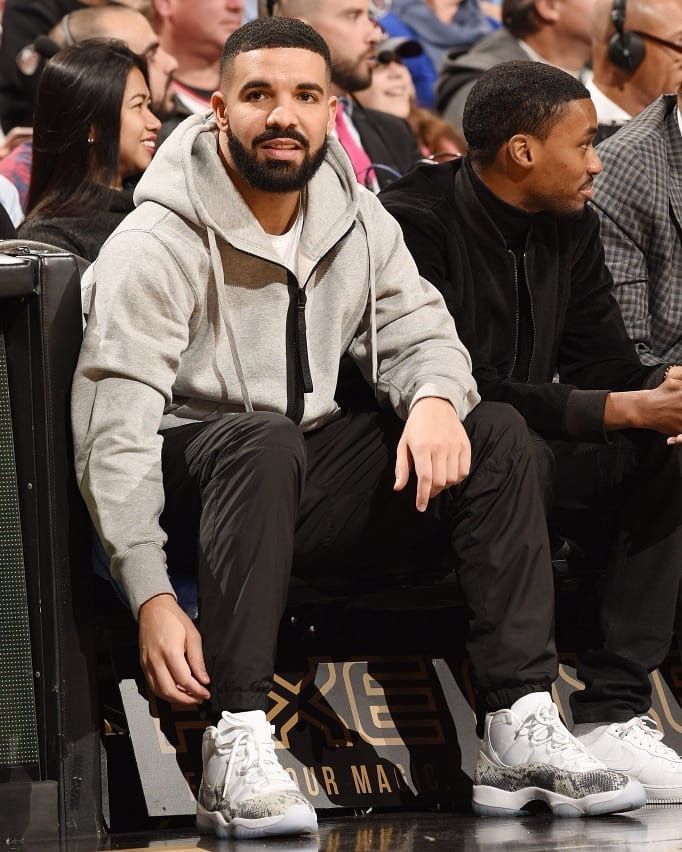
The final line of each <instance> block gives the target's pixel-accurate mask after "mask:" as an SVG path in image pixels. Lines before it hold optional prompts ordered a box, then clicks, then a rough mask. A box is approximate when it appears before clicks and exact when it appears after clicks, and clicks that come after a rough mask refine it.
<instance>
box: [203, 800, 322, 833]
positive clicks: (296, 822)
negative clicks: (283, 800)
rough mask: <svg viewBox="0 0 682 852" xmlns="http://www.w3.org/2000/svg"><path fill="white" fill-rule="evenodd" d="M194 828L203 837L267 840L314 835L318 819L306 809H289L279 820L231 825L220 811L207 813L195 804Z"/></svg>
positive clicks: (301, 806)
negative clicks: (210, 835)
mask: <svg viewBox="0 0 682 852" xmlns="http://www.w3.org/2000/svg"><path fill="white" fill-rule="evenodd" d="M197 828H198V829H199V831H200V832H201V833H202V834H215V835H216V836H217V837H221V838H223V839H229V838H231V837H232V838H238V839H241V840H244V839H246V838H249V837H252V838H258V837H270V836H278V835H280V836H281V835H285V834H314V833H315V832H316V831H317V817H316V816H315V814H314V813H311V811H310V808H308V807H306V806H305V805H292V806H291V807H290V808H287V811H286V813H285V814H282V815H281V816H271V817H262V818H261V819H240V818H239V817H237V818H236V819H233V820H231V821H228V820H226V819H225V817H224V816H223V815H222V814H221V813H220V812H219V811H207V810H206V809H205V808H204V807H202V806H201V805H200V804H198V803H197Z"/></svg>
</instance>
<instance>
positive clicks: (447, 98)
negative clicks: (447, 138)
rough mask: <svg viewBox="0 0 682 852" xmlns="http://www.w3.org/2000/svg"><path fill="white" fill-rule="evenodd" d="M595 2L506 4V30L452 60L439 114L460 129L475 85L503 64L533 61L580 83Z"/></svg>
mask: <svg viewBox="0 0 682 852" xmlns="http://www.w3.org/2000/svg"><path fill="white" fill-rule="evenodd" d="M594 3H595V0H561V2H557V0H503V3H502V22H503V26H502V28H501V29H499V30H497V32H494V33H492V35H489V36H486V37H485V38H484V39H482V40H481V41H480V42H478V44H477V45H476V46H475V47H473V48H472V49H471V50H470V51H468V52H467V53H465V54H460V53H459V52H457V53H456V54H454V55H452V56H450V57H448V58H447V59H446V60H445V63H444V65H443V67H442V70H441V74H440V76H439V78H438V84H437V91H436V108H437V109H438V111H439V112H440V113H442V114H443V117H444V118H446V119H447V120H448V121H449V122H450V123H451V124H454V125H455V127H457V128H458V129H461V127H462V114H463V112H464V104H465V102H466V99H467V96H468V95H469V92H470V91H471V89H472V88H473V85H474V83H475V82H476V80H478V78H479V77H480V76H481V75H482V74H483V73H484V72H485V71H488V70H489V69H490V68H492V67H493V66H495V65H498V64H499V63H500V62H509V61H512V60H515V59H532V60H536V61H538V62H546V63H548V64H550V65H556V66H557V67H558V68H562V69H563V70H564V71H568V72H569V73H571V74H573V75H574V76H578V77H582V76H583V74H584V72H585V70H586V67H587V65H588V64H589V62H590V58H591V54H592V30H591V13H592V8H593V6H594Z"/></svg>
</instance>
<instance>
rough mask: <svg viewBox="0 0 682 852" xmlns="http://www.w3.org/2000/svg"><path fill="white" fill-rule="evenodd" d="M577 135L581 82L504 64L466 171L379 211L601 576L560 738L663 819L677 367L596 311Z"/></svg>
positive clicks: (678, 484) (588, 146)
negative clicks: (519, 417) (657, 681)
mask: <svg viewBox="0 0 682 852" xmlns="http://www.w3.org/2000/svg"><path fill="white" fill-rule="evenodd" d="M595 132H596V113H595V110H594V106H593V104H592V101H591V99H590V97H589V92H588V91H587V89H585V88H584V86H583V85H582V84H581V83H579V82H578V81H577V80H575V79H574V78H573V77H571V76H570V75H569V74H566V73H565V72H563V71H560V70H559V69H556V68H553V67H552V66H549V65H545V64H541V63H534V62H509V63H504V64H502V65H499V66H497V67H496V68H494V69H492V70H491V71H489V72H487V73H486V74H485V75H484V76H483V77H482V78H481V79H480V80H479V81H478V82H477V83H476V85H475V87H474V88H473V89H472V91H471V94H470V96H469V99H468V101H467V104H466V108H465V111H464V133H465V136H466V140H467V143H468V146H469V148H468V151H469V154H468V157H467V158H466V159H464V160H461V161H458V162H453V163H447V164H444V165H442V166H423V167H421V168H419V169H417V170H416V171H415V172H414V173H413V174H412V175H410V176H408V177H406V178H404V179H403V180H401V181H399V182H397V183H395V184H394V185H393V186H392V187H391V189H390V190H389V191H388V192H387V193H385V194H384V196H383V200H384V203H385V205H386V206H387V208H388V209H389V210H390V212H391V213H393V215H394V216H395V217H396V218H397V219H398V221H399V222H400V223H401V226H402V228H403V232H404V234H405V238H406V242H407V245H408V247H409V248H410V251H411V252H412V254H413V256H414V257H415V259H416V261H417V265H418V266H419V269H420V272H421V274H422V275H423V276H424V277H425V278H428V279H429V280H430V281H431V282H432V283H434V284H435V285H436V286H437V287H438V288H439V289H440V290H441V292H442V293H443V295H444V297H445V300H446V302H447V304H448V307H449V309H450V311H451V313H452V314H453V315H454V316H455V318H456V320H457V325H458V330H459V334H460V336H461V338H462V340H463V341H464V343H465V345H466V346H467V348H468V349H469V352H470V353H471V356H472V361H473V367H474V376H475V378H476V380H477V382H478V387H479V392H480V393H481V396H482V397H483V399H488V400H497V401H504V402H508V403H511V404H512V405H513V406H515V407H516V409H517V410H518V411H519V412H520V413H521V414H523V415H524V417H525V419H526V422H527V424H528V427H529V429H530V430H531V431H532V433H533V436H534V438H535V440H536V447H537V452H536V456H537V461H538V473H539V479H540V486H541V487H542V489H543V491H544V494H545V501H546V505H547V509H548V516H549V523H550V527H551V529H552V531H555V532H558V533H560V534H561V535H563V536H564V537H566V538H568V539H569V540H570V541H571V542H572V543H573V542H575V543H576V545H577V547H578V548H579V549H580V550H581V551H582V552H583V553H585V554H587V555H588V556H589V557H590V558H592V559H595V558H596V559H600V560H601V561H603V562H604V563H605V564H606V567H607V570H606V580H605V588H604V592H603V599H602V603H601V614H600V619H599V622H600V625H599V626H600V631H598V633H599V635H595V636H588V635H587V634H584V636H583V639H584V644H585V648H584V649H581V650H582V653H581V656H580V661H579V666H578V674H579V676H580V677H581V679H582V680H583V681H584V682H585V686H586V688H585V690H584V691H579V692H575V693H574V694H573V695H572V696H571V707H572V711H573V718H574V721H575V722H576V731H575V733H576V734H577V736H578V737H579V738H580V739H581V740H582V741H583V743H584V744H585V745H587V746H588V747H589V748H590V750H592V751H593V753H594V754H595V755H596V756H597V757H599V758H601V759H602V760H603V761H604V762H605V763H606V764H607V766H609V767H610V768H614V769H615V768H619V769H623V770H627V771H628V772H629V773H630V774H632V775H633V776H634V777H637V778H638V779H639V780H640V781H641V782H642V783H643V784H644V787H645V789H646V791H647V795H648V798H649V800H650V801H675V802H679V801H682V760H680V758H679V757H678V755H677V754H676V753H675V752H674V751H673V750H672V749H669V748H667V747H665V746H663V744H662V743H660V742H659V739H660V734H659V733H658V731H657V730H656V728H655V725H653V726H652V724H651V723H650V720H647V719H646V717H645V714H646V713H647V711H648V710H649V708H650V704H651V689H650V684H649V680H648V673H649V672H650V671H652V670H653V669H655V668H656V666H657V665H658V664H660V663H661V662H662V660H663V659H664V657H665V655H666V653H667V651H668V648H669V645H670V641H671V637H672V629H673V621H674V615H675V602H676V600H677V590H678V587H679V583H680V566H681V565H682V477H681V471H680V456H679V454H678V453H679V450H678V449H677V447H675V446H671V444H674V443H675V441H676V437H675V436H678V434H679V433H680V432H682V367H678V366H671V365H667V364H664V365H662V366H655V367H646V366H643V365H642V364H641V363H640V360H639V358H638V356H637V353H636V352H635V349H634V345H633V344H632V342H631V341H630V339H629V338H628V336H627V334H626V331H625V327H624V324H623V320H622V317H621V315H620V312H619V309H618V306H617V304H616V302H615V301H614V299H613V296H612V293H611V288H612V279H611V276H610V273H609V272H608V269H607V268H606V266H605V263H604V251H603V248H602V245H601V242H600V240H599V222H598V219H597V217H596V215H595V214H594V212H593V211H591V210H590V209H589V208H587V206H586V205H587V201H588V200H589V198H590V197H591V185H592V180H593V178H594V176H595V175H596V174H598V173H599V171H600V169H601V164H600V161H599V158H598V156H597V154H596V152H595V151H594V148H593V146H592V139H593V136H594V134H595Z"/></svg>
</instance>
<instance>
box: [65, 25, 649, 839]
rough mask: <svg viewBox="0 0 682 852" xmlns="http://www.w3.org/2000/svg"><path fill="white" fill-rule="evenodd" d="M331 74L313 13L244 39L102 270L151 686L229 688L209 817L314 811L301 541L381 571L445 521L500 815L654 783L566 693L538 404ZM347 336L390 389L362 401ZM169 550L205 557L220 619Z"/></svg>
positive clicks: (208, 791) (198, 692)
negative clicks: (484, 367)
mask: <svg viewBox="0 0 682 852" xmlns="http://www.w3.org/2000/svg"><path fill="white" fill-rule="evenodd" d="M330 83H331V60H330V56H329V51H328V49H327V46H326V44H325V43H324V41H323V40H322V39H321V38H320V36H319V35H317V33H315V31H314V30H313V29H311V28H310V27H309V26H308V25H306V24H304V23H302V22H300V21H296V20H292V19H286V18H275V19H269V20H257V21H253V22H251V23H249V24H246V25H245V26H244V27H242V28H241V29H240V30H238V31H237V32H235V33H234V34H233V35H232V36H230V38H229V39H228V41H227V42H226V45H225V49H224V52H223V60H222V83H221V90H220V91H219V92H216V93H215V94H214V95H213V100H212V106H213V113H214V114H213V116H212V117H211V118H210V119H207V118H206V117H202V116H196V117H192V118H189V119H187V120H186V121H185V122H184V123H183V124H182V125H181V126H180V127H179V128H178V129H177V130H176V131H175V132H174V133H173V134H172V135H171V137H170V138H169V139H168V140H167V142H166V143H164V145H163V146H162V148H161V149H160V150H159V152H158V154H157V156H156V158H155V159H154V161H153V163H152V165H151V166H150V168H149V169H148V171H147V172H146V173H145V176H144V178H143V180H142V181H141V182H140V184H139V186H138V189H137V193H136V201H137V203H138V205H139V206H138V209H137V210H136V211H134V212H133V213H132V214H131V215H130V216H129V217H128V219H127V220H126V221H125V222H124V223H123V224H122V225H121V227H120V228H119V229H117V231H116V232H115V233H114V234H113V235H112V237H111V238H110V239H109V241H108V242H107V243H106V244H105V246H104V248H103V249H102V252H101V254H100V256H99V258H98V260H97V261H96V262H95V264H94V265H93V266H92V267H91V270H89V273H88V274H89V278H88V280H87V282H86V283H87V284H88V285H89V286H90V287H91V291H92V300H91V309H90V312H89V321H88V328H87V331H86V335H85V340H84V342H83V348H82V351H81V356H80V360H79V364H78V368H77V371H76V376H75V379H74V385H73V428H74V440H75V450H76V468H77V475H78V480H79V483H80V487H81V491H82V493H83V496H84V498H85V500H86V502H87V504H88V506H89V509H90V512H91V515H92V518H93V520H94V522H95V524H96V527H97V530H98V533H99V535H100V538H101V540H102V542H103V543H104V545H105V547H106V549H107V551H108V553H109V554H110V556H111V565H112V572H113V574H114V576H115V577H116V578H117V579H118V580H119V581H120V582H121V583H122V585H123V587H124V589H125V591H126V593H127V596H128V599H129V602H130V606H131V608H132V610H133V613H134V614H135V616H136V617H137V618H138V620H139V635H140V649H141V661H142V666H143V669H144V672H145V675H146V677H147V681H148V683H149V686H150V688H151V689H152V690H153V691H154V692H155V693H156V694H157V695H159V696H161V697H163V698H165V699H168V700H170V701H173V702H176V703H180V704H186V705H191V704H197V703H201V702H203V701H207V700H209V699H210V703H211V709H212V711H213V713H214V716H215V722H216V724H215V725H211V726H210V727H209V728H207V730H206V733H205V735H204V739H203V770H204V772H203V779H202V784H201V788H200V791H199V800H198V803H197V821H198V825H199V828H200V829H201V830H202V831H209V832H210V831H213V832H215V833H217V834H218V835H219V836H223V837H228V836H238V837H242V836H249V837H257V836H263V835H267V834H292V833H301V832H309V831H314V830H315V828H316V819H315V813H314V811H313V810H312V808H311V806H310V805H309V803H308V802H307V801H306V800H305V798H304V797H303V796H302V795H301V793H300V792H299V791H298V789H297V788H296V787H295V785H294V784H293V782H292V781H291V779H290V778H289V776H288V775H287V773H286V772H284V770H283V769H282V767H281V766H280V764H279V762H278V760H277V757H276V754H275V751H274V747H273V743H272V739H271V729H270V725H269V724H268V721H267V719H266V716H265V712H264V711H265V709H266V708H267V702H268V698H267V695H268V691H269V689H270V684H271V678H272V675H273V668H274V656H275V650H276V637H277V629H278V625H279V621H280V618H281V615H282V612H283V609H284V606H285V602H286V595H287V587H288V583H289V577H290V571H291V565H292V561H294V560H295V565H296V568H297V570H299V571H309V572H315V573H319V572H321V571H325V572H331V571H333V570H342V571H344V572H345V573H346V575H347V578H348V580H349V581H352V579H353V577H354V578H355V580H356V581H357V582H358V584H361V583H362V578H363V576H365V574H364V573H363V572H365V571H366V570H367V568H368V566H369V567H370V568H372V569H373V570H375V571H376V570H377V567H378V566H381V567H383V568H384V569H389V570H390V566H391V564H392V563H393V562H394V561H395V558H396V557H397V555H398V554H400V553H401V552H402V550H403V549H404V548H405V547H406V546H408V545H410V544H414V543H419V542H420V541H423V540H425V539H427V538H428V537H429V536H431V535H432V534H433V530H434V528H437V527H440V528H444V529H445V530H446V531H447V533H448V534H449V537H450V541H451V543H452V548H453V551H454V556H455V558H456V560H457V564H458V567H459V576H460V580H461V585H462V588H463V590H464V593H465V595H466V597H467V602H468V605H469V609H470V611H471V613H472V616H471V630H470V638H469V642H468V650H469V654H470V657H471V661H472V666H473V669H474V672H475V676H476V682H477V688H478V692H479V701H480V707H481V709H482V718H481V720H480V721H481V723H483V721H485V725H486V740H485V743H484V746H483V749H482V752H481V758H480V761H479V767H478V769H477V777H476V786H475V791H474V805H475V807H476V808H477V810H478V812H480V813H493V814H509V813H517V812H519V809H520V808H521V807H522V806H523V804H524V803H525V802H527V801H529V800H530V799H532V798H536V797H537V796H538V792H537V791H538V788H540V789H541V790H542V792H541V794H540V795H541V797H542V798H544V799H545V800H546V801H548V802H549V804H550V806H551V807H552V808H553V809H554V810H555V812H556V813H558V814H561V813H567V812H571V813H574V812H576V811H577V812H580V813H585V814H589V813H603V812H606V811H615V810H628V809H631V808H633V807H637V806H638V805H640V804H642V803H643V802H644V794H643V791H642V790H641V788H639V787H638V785H637V783H636V782H635V783H634V784H633V783H632V782H628V780H627V779H626V778H625V777H624V776H622V775H619V774H618V773H614V772H607V771H605V770H604V769H603V768H602V766H601V765H600V764H599V763H598V762H597V761H595V760H594V759H593V758H592V757H591V756H590V755H589V754H588V753H587V752H586V751H585V750H584V748H582V747H581V746H580V745H579V744H578V743H577V742H576V741H575V740H573V739H572V738H571V736H570V735H569V734H568V732H567V731H566V729H565V728H564V727H563V725H562V723H561V722H560V720H559V718H558V715H557V712H556V707H555V706H554V705H553V704H552V702H551V697H550V696H549V692H548V690H549V686H550V684H551V682H552V681H553V680H554V678H555V676H556V666H557V663H556V652H555V648H554V641H553V635H552V633H553V631H552V616H553V581H552V575H551V565H550V556H549V547H548V541H547V533H546V525H545V521H544V513H543V505H542V500H541V498H540V494H539V491H538V484H537V477H536V472H535V468H534V464H533V460H532V453H531V450H530V447H529V439H528V435H527V430H526V429H525V426H524V424H523V420H522V418H521V417H520V416H519V415H517V414H515V413H514V411H513V410H512V409H511V408H509V407H507V406H505V405H499V404H494V403H487V404H481V405H478V403H479V397H478V394H477V391H476V387H475V383H474V381H473V378H472V376H471V363H470V359H469V356H468V353H467V352H466V350H465V349H464V347H463V346H462V344H461V343H460V341H459V339H458V337H457V333H456V331H455V326H454V323H453V320H452V318H451V317H450V315H449V313H448V311H447V310H446V308H445V305H444V302H443V300H442V298H441V296H440V295H439V293H438V291H437V290H436V289H435V288H434V287H432V286H431V285H430V284H429V283H428V282H426V281H424V280H423V279H420V277H419V275H418V273H417V269H416V267H415V265H414V262H413V261H412V259H411V257H410V255H409V254H408V252H407V249H406V248H405V245H404V242H403V239H402V236H401V233H400V229H399V227H398V225H397V223H396V222H395V221H394V220H393V219H392V218H391V217H390V216H389V214H388V213H386V212H385V211H384V209H383V208H382V206H381V204H380V203H379V202H378V201H377V200H376V199H375V198H374V196H373V195H372V194H371V193H370V192H368V191H367V190H365V189H364V188H362V187H359V186H358V184H357V182H356V180H355V177H354V174H353V171H352V167H351V164H350V161H349V159H348V157H347V156H346V155H345V153H344V152H343V150H342V149H341V147H340V146H339V145H338V143H336V141H334V140H328V138H327V135H328V134H329V132H330V130H331V128H332V127H333V125H334V110H335V106H336V103H335V98H334V97H332V96H331V95H330V93H329V87H330ZM346 351H348V352H349V353H350V355H351V356H352V358H353V359H354V360H355V361H356V362H357V364H358V365H359V367H360V369H361V370H362V372H363V374H364V376H365V378H366V379H367V381H368V382H369V383H370V384H371V385H372V387H373V388H374V392H375V394H376V397H377V399H378V401H379V403H381V405H382V406H383V409H382V410H378V409H376V408H374V409H372V410H339V407H338V405H337V404H336V402H335V400H334V392H335V386H336V382H337V377H338V372H339V361H340V359H341V357H342V355H343V353H344V352H346ZM403 421H405V422H404V423H403ZM411 470H414V472H415V474H416V477H413V478H412V482H411V483H409V480H410V472H411ZM415 479H416V491H415ZM415 503H416V508H417V510H418V511H415V508H414V505H415ZM427 510H428V511H427ZM167 563H168V566H169V568H170V569H171V573H172V569H173V568H174V567H175V568H177V567H178V566H179V567H181V568H184V569H185V570H186V569H187V567H188V565H194V564H196V566H197V567H196V570H197V573H198V584H199V595H200V606H199V628H200V630H199V631H197V629H196V628H195V627H194V625H193V623H192V622H191V621H190V619H189V618H188V617H187V616H186V615H185V613H184V612H183V611H182V609H181V608H180V607H179V605H178V604H177V602H176V599H175V593H174V590H173V586H172V584H171V583H170V581H169V579H168V575H167V573H166V567H167ZM209 687H210V691H209ZM486 713H487V715H486ZM483 717H484V718H483Z"/></svg>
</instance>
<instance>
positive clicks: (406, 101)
mask: <svg viewBox="0 0 682 852" xmlns="http://www.w3.org/2000/svg"><path fill="white" fill-rule="evenodd" d="M355 97H356V98H357V99H358V100H359V101H360V103H361V104H362V105H363V106H365V107H368V108H369V109H379V110H381V111H382V112H390V113H391V114H392V115H397V116H400V118H407V116H408V115H409V114H410V103H411V101H412V100H413V99H414V84H413V83H412V77H411V76H410V72H409V71H408V70H407V68H405V66H404V65H401V64H400V62H397V61H394V62H388V63H381V62H380V63H379V64H378V65H376V66H375V68H374V71H373V72H372V85H371V86H370V87H369V89H364V90H363V91H361V92H356V93H355Z"/></svg>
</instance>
